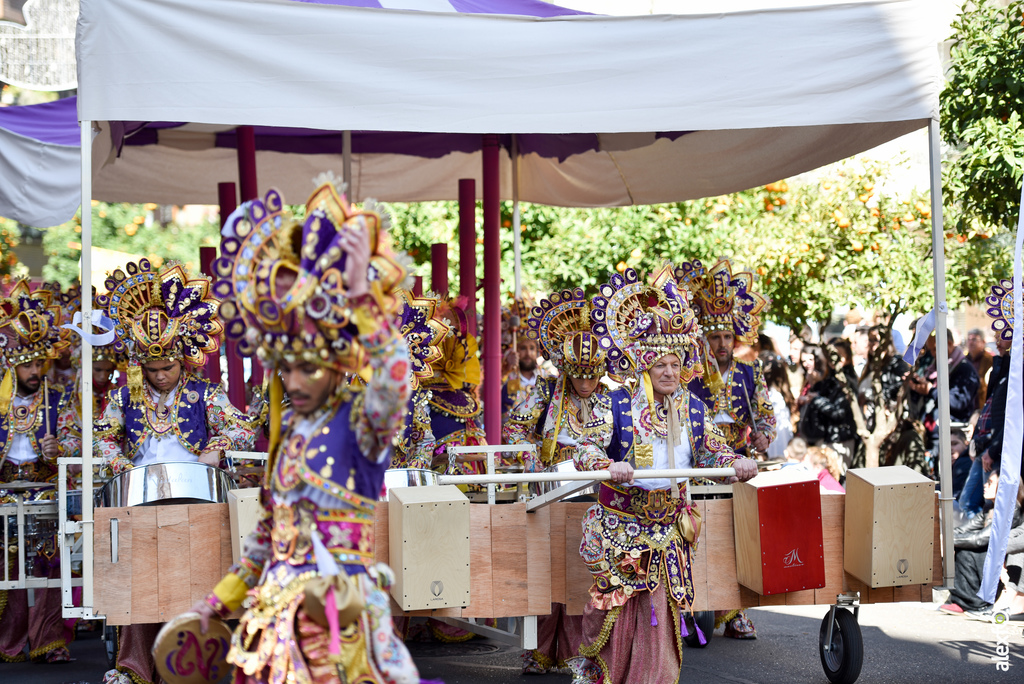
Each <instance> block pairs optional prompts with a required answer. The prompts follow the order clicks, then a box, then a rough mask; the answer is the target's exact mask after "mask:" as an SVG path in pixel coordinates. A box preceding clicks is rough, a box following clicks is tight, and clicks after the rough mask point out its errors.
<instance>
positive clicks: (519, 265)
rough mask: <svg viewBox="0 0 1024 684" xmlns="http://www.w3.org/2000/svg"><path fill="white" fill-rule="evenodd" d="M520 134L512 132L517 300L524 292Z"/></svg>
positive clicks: (513, 240) (513, 217) (513, 231)
mask: <svg viewBox="0 0 1024 684" xmlns="http://www.w3.org/2000/svg"><path fill="white" fill-rule="evenodd" d="M520 223H521V221H520V216H519V136H518V135H516V134H515V133H513V134H512V253H513V255H514V261H513V268H514V269H515V279H516V291H515V292H516V301H518V300H519V297H520V296H522V294H523V257H522V243H521V238H520V233H521V232H522V229H521V228H520V227H519V225H520Z"/></svg>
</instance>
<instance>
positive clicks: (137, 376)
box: [98, 258, 224, 401]
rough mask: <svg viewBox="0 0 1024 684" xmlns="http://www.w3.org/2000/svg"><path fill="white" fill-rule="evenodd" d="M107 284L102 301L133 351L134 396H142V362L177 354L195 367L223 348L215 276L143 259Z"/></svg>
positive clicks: (130, 359)
mask: <svg viewBox="0 0 1024 684" xmlns="http://www.w3.org/2000/svg"><path fill="white" fill-rule="evenodd" d="M104 284H105V285H106V288H107V294H106V295H103V296H101V297H100V298H99V300H98V303H99V304H100V306H101V307H102V308H105V309H106V311H107V315H108V316H110V319H111V320H112V321H113V322H114V332H115V333H116V335H117V337H118V338H119V339H120V341H121V343H123V344H124V347H125V350H126V352H127V354H128V388H129V390H130V396H131V398H132V401H141V400H142V390H143V383H142V364H144V363H149V362H151V361H165V360H171V359H174V360H178V361H181V362H182V363H184V364H185V366H186V367H187V368H188V369H190V370H193V371H195V370H198V369H199V368H201V367H202V366H203V364H204V363H205V362H206V357H207V356H208V355H210V354H215V353H216V352H217V350H219V349H220V334H221V332H222V331H223V329H224V328H223V326H222V325H221V322H220V320H219V319H218V318H217V306H218V303H219V302H218V300H217V298H216V297H214V296H213V295H212V294H211V292H210V290H211V285H210V279H209V278H207V277H205V276H198V277H190V276H189V275H188V273H187V272H186V271H185V267H184V266H182V265H181V264H175V263H170V262H169V263H167V264H165V265H164V266H162V267H161V268H159V269H157V268H154V267H153V265H152V264H151V263H150V261H149V259H145V258H143V259H139V261H138V263H134V262H129V263H128V264H127V265H126V266H125V268H124V270H123V271H122V270H121V269H117V270H116V271H114V273H113V274H112V275H111V276H110V277H109V278H107V279H106V281H105V282H104ZM115 344H116V343H115Z"/></svg>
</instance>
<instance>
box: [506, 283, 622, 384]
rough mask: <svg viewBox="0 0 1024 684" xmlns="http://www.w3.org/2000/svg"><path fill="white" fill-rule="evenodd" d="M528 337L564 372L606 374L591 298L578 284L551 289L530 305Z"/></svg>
mask: <svg viewBox="0 0 1024 684" xmlns="http://www.w3.org/2000/svg"><path fill="white" fill-rule="evenodd" d="M526 322H527V325H528V326H529V329H528V330H527V332H526V335H527V337H529V338H530V339H534V340H537V341H538V342H539V343H540V346H541V348H542V349H543V351H544V357H545V358H547V359H550V360H551V362H552V363H554V364H555V367H557V368H558V370H560V371H561V372H562V374H563V375H566V376H569V377H573V378H599V377H601V376H602V375H604V374H605V371H606V369H607V364H608V355H607V353H605V351H604V349H602V348H601V345H600V342H599V340H598V337H597V335H595V334H594V333H593V332H592V330H591V326H592V321H591V320H590V301H589V300H588V299H587V298H586V296H584V294H583V290H582V289H581V288H576V289H574V290H563V291H561V292H552V293H551V294H550V295H548V298H547V299H542V300H540V304H539V305H537V306H535V307H533V310H532V311H531V313H530V317H529V318H528V319H527V321H526Z"/></svg>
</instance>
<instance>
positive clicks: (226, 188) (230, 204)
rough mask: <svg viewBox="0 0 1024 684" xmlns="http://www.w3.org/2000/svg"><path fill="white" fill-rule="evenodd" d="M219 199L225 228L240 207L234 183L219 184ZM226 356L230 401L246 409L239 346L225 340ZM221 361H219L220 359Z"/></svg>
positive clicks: (242, 366) (243, 370) (243, 367)
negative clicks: (229, 217) (232, 213)
mask: <svg viewBox="0 0 1024 684" xmlns="http://www.w3.org/2000/svg"><path fill="white" fill-rule="evenodd" d="M217 199H218V201H219V202H220V227H221V228H223V227H224V224H225V223H226V222H227V220H228V216H231V212H233V211H234V210H235V209H236V208H237V207H238V196H237V195H236V194H235V184H234V183H217ZM224 355H225V356H226V357H227V361H228V399H229V400H230V401H231V403H232V404H234V405H235V408H239V409H243V410H244V409H245V366H244V365H243V364H242V357H241V356H239V355H238V344H237V343H235V342H230V341H228V340H227V339H226V338H225V340H224ZM218 361H219V359H218Z"/></svg>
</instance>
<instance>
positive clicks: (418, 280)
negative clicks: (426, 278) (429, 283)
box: [412, 276, 423, 297]
mask: <svg viewBox="0 0 1024 684" xmlns="http://www.w3.org/2000/svg"><path fill="white" fill-rule="evenodd" d="M412 293H413V294H414V295H416V296H417V297H422V296H423V276H413V277H412Z"/></svg>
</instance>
